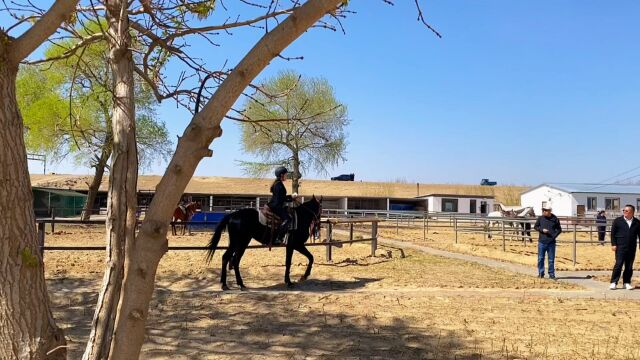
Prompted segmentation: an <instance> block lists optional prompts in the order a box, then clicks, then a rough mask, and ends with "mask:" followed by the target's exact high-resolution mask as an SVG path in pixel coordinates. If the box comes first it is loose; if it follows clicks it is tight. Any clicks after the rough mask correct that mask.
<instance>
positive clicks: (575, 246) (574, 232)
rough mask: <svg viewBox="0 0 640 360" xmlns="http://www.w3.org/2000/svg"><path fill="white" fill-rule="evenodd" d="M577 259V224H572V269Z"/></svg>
mask: <svg viewBox="0 0 640 360" xmlns="http://www.w3.org/2000/svg"><path fill="white" fill-rule="evenodd" d="M577 257H578V224H577V223H576V222H574V223H573V269H574V270H575V268H576V262H577V259H576V258H577Z"/></svg>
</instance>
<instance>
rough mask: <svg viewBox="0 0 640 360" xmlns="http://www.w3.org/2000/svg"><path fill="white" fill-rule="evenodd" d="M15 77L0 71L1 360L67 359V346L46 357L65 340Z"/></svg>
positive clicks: (4, 68) (13, 73)
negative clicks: (53, 303) (49, 280)
mask: <svg viewBox="0 0 640 360" xmlns="http://www.w3.org/2000/svg"><path fill="white" fill-rule="evenodd" d="M5 64H6V62H5ZM17 73H18V67H17V66H12V67H8V66H0V99H2V107H1V108H0V169H1V170H0V214H2V216H0V269H2V270H1V271H0V359H45V358H56V359H64V358H65V357H66V353H67V351H66V348H65V347H62V348H59V350H57V351H54V352H53V353H52V354H51V355H50V356H47V355H46V354H47V352H49V351H53V349H55V348H57V347H58V346H64V345H65V344H66V341H65V338H64V334H63V332H62V330H60V329H59V328H58V327H57V326H56V324H55V322H54V320H53V316H52V314H51V309H50V308H49V295H48V294H47V288H46V284H45V281H44V266H43V265H44V264H43V263H42V256H41V253H40V248H39V246H38V241H37V233H36V227H35V215H34V212H33V193H32V192H31V182H30V180H29V169H28V166H27V153H26V150H25V145H24V137H23V134H24V132H23V131H24V129H23V125H22V117H21V116H20V113H19V111H18V102H17V99H16V92H15V82H16V76H17Z"/></svg>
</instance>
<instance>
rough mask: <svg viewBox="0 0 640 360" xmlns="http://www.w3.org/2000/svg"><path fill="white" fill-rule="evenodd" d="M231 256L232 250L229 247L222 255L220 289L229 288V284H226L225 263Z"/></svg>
mask: <svg viewBox="0 0 640 360" xmlns="http://www.w3.org/2000/svg"><path fill="white" fill-rule="evenodd" d="M232 257H233V250H232V249H231V247H229V248H228V249H227V251H225V252H224V254H223V255H222V271H221V272H220V284H222V285H221V286H222V290H229V286H228V285H227V264H228V263H229V260H230V259H231V258H232Z"/></svg>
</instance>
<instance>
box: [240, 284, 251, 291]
mask: <svg viewBox="0 0 640 360" xmlns="http://www.w3.org/2000/svg"><path fill="white" fill-rule="evenodd" d="M247 290H249V289H247V287H246V286H244V285H240V291H247Z"/></svg>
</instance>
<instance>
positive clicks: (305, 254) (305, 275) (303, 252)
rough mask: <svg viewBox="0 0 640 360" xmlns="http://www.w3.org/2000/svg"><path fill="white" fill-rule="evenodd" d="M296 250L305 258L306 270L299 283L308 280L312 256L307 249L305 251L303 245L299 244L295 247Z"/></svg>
mask: <svg viewBox="0 0 640 360" xmlns="http://www.w3.org/2000/svg"><path fill="white" fill-rule="evenodd" d="M296 250H297V251H298V252H299V253H300V254H302V255H304V256H306V257H307V260H308V262H307V270H305V272H304V275H302V276H301V277H300V281H305V280H307V279H308V278H309V276H310V275H311V268H312V267H313V255H312V254H311V252H310V251H309V249H307V247H306V246H304V244H300V245H299V246H296Z"/></svg>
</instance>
